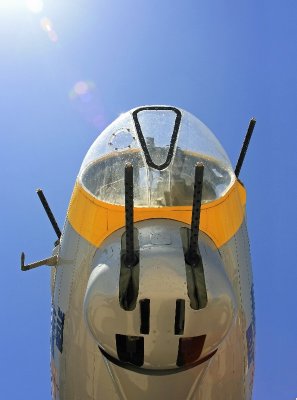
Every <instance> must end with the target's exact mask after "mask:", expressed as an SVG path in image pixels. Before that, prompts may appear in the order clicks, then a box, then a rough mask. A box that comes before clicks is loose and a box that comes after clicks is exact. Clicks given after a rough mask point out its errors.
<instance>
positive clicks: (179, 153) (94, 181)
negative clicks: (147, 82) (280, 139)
mask: <svg viewBox="0 0 297 400" xmlns="http://www.w3.org/2000/svg"><path fill="white" fill-rule="evenodd" d="M127 162H130V163H131V164H132V165H133V167H134V204H135V206H138V207H162V206H187V205H192V200H193V180H194V170H195V168H194V167H195V165H196V164H197V162H202V163H203V164H204V178H203V194H202V202H203V203H207V202H210V201H213V200H216V199H218V198H220V197H222V196H223V195H224V194H225V193H226V192H227V191H228V189H229V188H230V187H231V186H232V184H233V182H234V180H235V175H234V172H233V169H232V166H231V163H230V161H229V159H228V156H227V155H226V153H225V151H224V149H223V148H222V146H221V144H220V143H219V142H218V140H217V139H216V137H215V136H214V135H213V133H212V132H211V131H210V130H209V129H208V128H207V126H206V125H204V124H203V123H202V122H201V121H200V120H199V119H198V118H196V117H194V116H193V115H192V114H190V113H189V112H187V111H184V110H180V109H177V108H174V107H169V106H148V107H141V108H138V109H134V110H131V111H128V112H126V113H125V114H122V115H120V116H119V118H117V119H116V120H115V121H114V122H113V123H112V124H111V125H109V126H108V127H107V128H106V129H105V130H104V131H103V132H102V133H101V134H100V136H99V137H98V138H97V140H96V141H95V142H94V144H93V145H92V147H91V148H90V150H89V151H88V153H87V155H86V157H85V159H84V161H83V164H82V166H81V169H80V173H79V181H80V183H81V184H82V185H83V187H84V188H85V189H86V190H87V191H88V192H90V193H91V194H92V195H93V196H95V197H96V198H98V199H99V200H102V201H104V202H106V203H111V204H121V205H123V204H124V167H125V165H126V163H127Z"/></svg>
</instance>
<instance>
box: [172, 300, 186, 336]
mask: <svg viewBox="0 0 297 400" xmlns="http://www.w3.org/2000/svg"><path fill="white" fill-rule="evenodd" d="M184 327H185V300H182V299H179V300H176V307H175V324H174V334H175V335H183V333H184Z"/></svg>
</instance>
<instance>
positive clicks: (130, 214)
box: [125, 163, 137, 267]
mask: <svg viewBox="0 0 297 400" xmlns="http://www.w3.org/2000/svg"><path fill="white" fill-rule="evenodd" d="M125 217H126V257H125V264H126V265H127V266H129V267H133V266H134V265H136V263H137V257H136V254H135V249H134V191H133V166H132V164H130V163H127V164H126V165H125Z"/></svg>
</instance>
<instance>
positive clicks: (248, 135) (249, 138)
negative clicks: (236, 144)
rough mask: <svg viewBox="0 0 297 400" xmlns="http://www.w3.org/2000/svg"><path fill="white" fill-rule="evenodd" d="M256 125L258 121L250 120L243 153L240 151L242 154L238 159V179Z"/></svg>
mask: <svg viewBox="0 0 297 400" xmlns="http://www.w3.org/2000/svg"><path fill="white" fill-rule="evenodd" d="M255 125H256V119H255V118H252V119H251V120H250V123H249V127H248V130H247V133H246V135H245V138H244V142H243V144H242V148H241V151H240V154H239V157H238V161H237V164H236V168H235V175H236V177H237V178H238V177H239V173H240V170H241V167H242V164H243V161H244V158H245V155H246V152H247V149H248V146H249V143H250V140H251V137H252V134H253V130H254V128H255Z"/></svg>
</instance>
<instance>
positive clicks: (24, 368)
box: [0, 0, 297, 400]
mask: <svg viewBox="0 0 297 400" xmlns="http://www.w3.org/2000/svg"><path fill="white" fill-rule="evenodd" d="M296 73H297V3H296V0H283V1H276V0H262V1H259V0H243V1H238V0H226V1H221V0H220V1H219V0H213V1H209V0H203V1H200V0H184V1H176V0H162V1H160V0H147V1H141V0H125V1H122V0H118V1H116V0H89V1H86V0H65V1H61V0H43V2H41V0H39V1H38V0H35V1H33V0H31V1H30V0H28V2H27V4H26V2H25V1H21V0H19V1H17V0H1V1H0V92H1V97H0V111H1V113H0V122H1V147H0V152H1V157H0V163H1V173H2V190H1V196H0V206H1V207H0V213H1V263H2V274H1V283H0V285H1V288H0V296H1V307H2V313H1V344H2V350H1V365H0V382H1V398H2V399H12V400H19V399H22V400H23V399H30V400H35V399H36V400H41V399H42V400H48V399H50V378H49V354H50V353H49V329H50V290H49V278H50V274H49V269H46V267H44V268H40V269H37V270H35V271H32V272H31V273H30V272H28V273H21V272H20V268H19V256H20V252H21V251H22V250H24V251H25V252H26V254H27V260H28V261H34V260H37V259H40V258H43V257H46V256H48V255H49V254H50V252H51V249H52V244H53V241H54V240H55V235H54V232H53V231H52V228H51V226H50V225H49V222H48V220H47V218H46V216H45V213H44V212H43V210H42V207H41V205H40V204H39V200H38V198H37V196H36V194H35V189H36V188H38V187H42V188H43V189H44V191H45V194H46V196H47V198H48V201H49V202H50V205H51V207H52V209H53V211H54V213H55V215H56V217H57V220H58V221H59V224H60V225H61V227H62V226H63V221H64V218H65V213H66V210H67V206H68V202H69V198H70V195H71V191H72V188H73V184H74V181H75V177H76V174H77V172H78V170H79V167H80V164H81V162H82V160H83V157H84V155H85V153H86V151H87V149H88V148H89V146H90V145H91V143H92V142H93V141H94V139H95V138H96V136H97V135H98V134H99V132H100V130H102V128H103V127H105V126H106V125H107V124H109V123H110V122H111V121H112V120H113V119H115V118H116V117H117V116H118V115H119V114H120V113H121V112H122V111H126V110H128V109H130V108H132V107H135V106H138V105H143V104H170V105H175V106H179V107H182V108H184V109H186V110H188V111H190V112H192V113H193V114H195V115H196V116H197V117H198V118H200V119H201V120H202V121H203V122H204V123H206V124H207V125H208V126H209V127H210V128H211V129H212V131H213V132H214V133H215V134H216V135H217V137H218V138H219V140H220V141H221V143H222V144H223V146H224V147H225V149H226V151H227V152H228V154H229V157H230V159H231V160H232V162H233V164H235V162H236V159H237V155H238V153H239V150H240V147H241V143H242V140H243V136H244V133H245V130H246V127H247V125H248V121H249V119H250V118H251V117H252V116H255V117H256V118H257V125H256V130H255V134H254V137H253V139H252V142H251V145H250V150H249V153H248V156H247V159H246V162H245V165H244V168H243V171H242V174H241V178H242V180H243V181H244V183H245V185H246V187H247V192H248V205H247V212H248V225H249V234H250V241H251V251H252V259H253V269H254V284H255V296H256V317H257V321H256V327H257V346H256V376H255V387H254V399H255V400H265V399H269V400H280V399H281V400H285V399H290V400H291V399H293V400H294V399H295V398H296V397H297V380H296V370H297V368H296V359H297V345H296V342H297V318H296V314H297V311H296V309H297V300H296V282H297V280H296V278H297V273H296V269H297V263H296V259H297V257H296V238H297V229H296V222H297V218H296V214H297V212H296V198H297V196H296V194H297V193H296V192H297V190H296V173H297V161H296V148H297V139H296V137H297V117H296V115H297V112H296V110H297V78H296Z"/></svg>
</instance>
